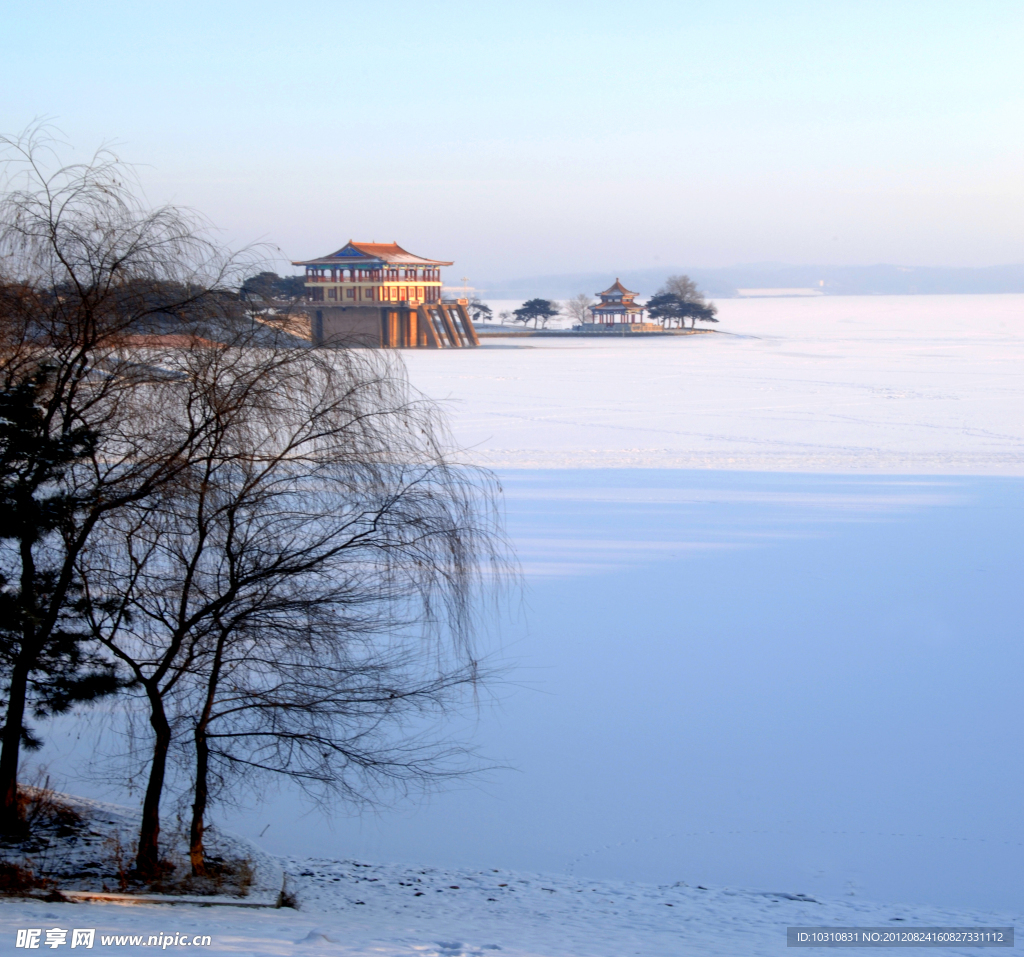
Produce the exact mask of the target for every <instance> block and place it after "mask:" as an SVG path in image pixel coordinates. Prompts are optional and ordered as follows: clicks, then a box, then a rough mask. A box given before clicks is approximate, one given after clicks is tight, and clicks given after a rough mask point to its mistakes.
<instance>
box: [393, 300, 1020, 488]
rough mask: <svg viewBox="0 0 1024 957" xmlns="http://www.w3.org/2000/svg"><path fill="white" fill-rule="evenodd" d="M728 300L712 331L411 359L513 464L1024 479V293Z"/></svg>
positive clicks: (462, 425) (495, 344)
mask: <svg viewBox="0 0 1024 957" xmlns="http://www.w3.org/2000/svg"><path fill="white" fill-rule="evenodd" d="M718 306H719V317H720V320H721V321H720V323H719V324H718V325H717V326H716V327H714V328H715V329H716V333H715V334H711V335H700V336H689V337H685V338H671V339H665V338H660V339H643V340H639V341H630V340H628V339H626V340H624V339H612V340H610V341H603V340H597V339H593V338H588V339H582V340H571V339H547V340H544V339H526V340H518V341H517V340H512V339H490V340H484V342H485V344H484V345H483V346H482V347H481V349H479V350H476V349H466V350H452V351H443V352H434V351H428V350H413V351H409V352H406V353H404V357H405V359H406V362H407V364H408V366H409V370H410V373H411V375H412V379H413V381H414V382H415V383H416V384H417V385H418V386H419V387H420V388H421V389H423V390H424V391H425V392H426V393H427V394H428V395H431V396H433V397H435V398H441V399H447V400H448V401H449V407H450V409H451V411H452V414H453V417H454V426H455V434H456V437H457V439H458V441H459V442H460V443H461V444H462V445H463V446H465V447H467V448H471V449H473V450H474V455H475V458H476V460H477V461H480V462H484V463H486V464H490V465H494V466H498V467H513V468H578V467H610V468H621V467H665V468H717V469H751V470H759V471H775V470H780V469H784V470H788V471H801V472H808V471H828V472H850V471H856V472H862V471H875V472H911V473H925V472H927V473H940V474H949V473H968V474H1012V475H1022V474H1024V296H1021V295H1003V296H917V297H911V296H860V297H839V296H836V297H821V298H810V299H775V300H773V299H750V300H741V299H726V300H722V301H721V302H719V303H718Z"/></svg>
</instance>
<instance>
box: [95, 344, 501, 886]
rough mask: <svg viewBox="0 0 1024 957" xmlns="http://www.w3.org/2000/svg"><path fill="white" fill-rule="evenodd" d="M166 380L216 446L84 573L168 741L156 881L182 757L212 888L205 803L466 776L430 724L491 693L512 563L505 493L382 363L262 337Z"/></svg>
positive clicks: (173, 410)
mask: <svg viewBox="0 0 1024 957" xmlns="http://www.w3.org/2000/svg"><path fill="white" fill-rule="evenodd" d="M168 368H169V371H173V372H175V373H179V374H180V378H178V379H175V380H174V381H175V382H176V388H175V389H172V390H171V391H170V392H169V393H168V394H166V395H162V397H161V403H162V404H161V407H160V408H161V415H162V416H164V417H166V418H168V419H170V420H179V421H178V424H177V425H176V429H179V430H181V431H183V432H186V433H191V432H193V431H194V429H195V424H194V422H193V420H195V421H198V422H204V423H205V422H207V421H214V422H215V423H216V427H215V428H212V429H210V430H208V431H207V432H206V433H205V437H204V440H203V442H202V443H199V444H197V445H195V446H193V447H192V448H191V449H190V459H189V463H188V467H187V469H185V470H183V471H182V473H181V474H180V475H179V476H178V480H177V481H176V482H175V483H173V484H167V485H166V486H165V487H164V488H163V489H162V490H161V493H160V494H159V495H158V496H154V497H152V498H150V499H148V500H146V501H144V502H141V501H140V502H139V503H137V504H136V505H133V506H131V507H127V508H123V509H120V510H118V511H117V512H116V513H111V515H110V516H109V517H108V520H107V521H106V522H105V524H104V528H103V537H102V542H103V546H102V547H97V548H94V549H93V550H92V551H90V553H89V554H88V555H87V556H85V557H84V560H83V562H81V563H80V566H79V571H80V576H81V578H82V580H83V582H84V583H85V588H86V592H87V596H88V598H89V602H88V605H89V608H90V609H91V610H92V613H93V618H92V630H93V634H94V636H95V638H96V640H97V641H99V642H101V643H102V644H103V645H104V646H106V647H107V648H109V650H110V652H111V653H112V654H113V655H114V656H115V657H116V658H117V659H118V660H120V661H121V662H122V663H123V664H124V665H125V667H126V668H127V669H128V670H129V672H130V673H131V674H132V676H133V677H134V679H135V681H136V684H137V687H138V688H139V689H140V694H141V695H142V696H144V698H145V703H146V707H147V708H148V712H149V724H150V726H151V728H152V730H153V737H152V741H151V745H152V747H151V750H150V753H149V759H148V765H149V767H148V772H147V775H148V778H147V788H146V795H145V799H144V803H143V819H142V827H141V831H140V837H139V849H138V857H137V870H138V872H139V874H140V875H145V876H152V875H154V874H157V873H159V870H160V867H161V865H160V845H159V836H160V819H159V811H160V802H161V798H162V797H163V796H164V791H165V788H166V786H167V781H168V762H169V761H170V760H171V759H172V758H173V756H174V755H175V754H186V755H187V757H188V763H189V771H188V778H189V779H190V780H191V793H192V814H191V832H190V853H191V860H192V867H193V872H194V873H195V874H197V875H202V874H204V873H205V871H206V862H205V851H204V845H203V833H204V830H205V818H206V814H207V808H208V804H209V801H210V796H211V784H214V785H216V784H218V783H226V782H228V781H231V780H234V779H236V778H238V777H239V776H242V777H251V776H252V775H254V774H261V773H267V774H274V775H283V776H287V777H290V778H292V779H295V780H296V781H298V782H299V783H300V784H302V785H304V786H306V787H307V788H308V789H309V790H311V791H318V792H319V793H320V794H321V795H329V794H335V795H340V796H342V797H344V798H346V799H348V800H370V799H372V798H373V796H374V795H375V794H378V793H380V789H381V788H384V787H388V786H389V785H397V786H399V787H402V786H407V785H415V784H425V783H428V782H429V781H431V780H436V779H437V778H438V777H444V776H446V775H448V774H451V773H455V772H456V771H457V770H458V767H457V765H458V762H457V756H458V749H457V748H453V747H452V746H450V745H448V744H446V743H445V742H444V740H443V739H433V738H429V737H428V738H421V737H418V736H417V731H416V729H417V728H418V727H419V725H418V724H417V721H419V720H422V718H424V717H425V716H430V715H440V714H443V713H444V712H445V710H446V709H448V708H449V707H451V706H452V705H453V704H454V703H455V702H456V701H457V699H458V697H459V694H460V691H461V690H462V689H464V688H466V687H467V686H471V685H473V684H474V683H475V682H476V681H477V680H478V678H479V674H480V670H479V665H478V662H477V658H476V653H475V651H474V649H473V642H472V637H473V633H474V608H476V607H478V606H476V605H475V602H476V601H477V599H478V597H479V595H480V591H481V588H482V586H484V585H485V584H486V583H487V582H489V581H493V580H495V576H496V574H498V573H500V572H501V569H502V568H503V567H504V565H505V562H504V558H503V546H502V543H501V536H500V533H499V526H498V521H497V515H496V513H495V511H494V501H495V495H494V493H495V488H494V486H493V480H492V479H491V478H490V477H489V475H487V474H486V473H481V472H476V471H474V470H472V469H468V468H466V467H456V466H453V465H451V464H449V463H448V461H447V460H446V456H445V442H444V438H443V435H444V429H443V424H442V423H441V422H440V421H439V419H438V417H437V411H436V409H435V407H434V406H433V405H432V404H431V403H429V402H426V401H425V400H423V399H418V398H416V397H415V396H414V395H413V394H412V393H411V391H410V389H409V386H408V383H407V380H406V378H405V376H404V372H403V370H402V367H401V366H400V365H399V364H398V362H397V361H396V360H395V359H394V358H393V357H391V356H389V355H388V354H386V353H381V352H374V351H369V350H323V351H321V350H312V349H294V348H283V347H279V346H276V345H274V344H273V343H270V342H267V341H265V340H259V341H255V340H253V339H251V338H250V337H249V334H246V335H245V336H238V337H236V338H235V339H233V340H232V341H230V342H228V343H226V344H222V345H221V346H210V345H205V344H202V343H193V344H191V345H190V346H189V347H188V348H185V349H182V350H181V352H180V354H179V355H178V356H177V357H176V361H175V362H174V363H172V364H171V365H169V367H168ZM139 394H140V395H141V394H142V392H141V391H140V393H139Z"/></svg>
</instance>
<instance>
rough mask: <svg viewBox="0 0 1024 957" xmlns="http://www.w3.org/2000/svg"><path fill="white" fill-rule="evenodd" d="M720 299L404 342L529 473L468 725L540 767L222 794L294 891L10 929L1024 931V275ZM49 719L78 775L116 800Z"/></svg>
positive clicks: (483, 937)
mask: <svg viewBox="0 0 1024 957" xmlns="http://www.w3.org/2000/svg"><path fill="white" fill-rule="evenodd" d="M719 307H720V318H721V323H720V325H719V326H718V327H717V330H718V331H716V333H714V334H708V335H700V336H692V337H680V338H674V339H648V340H641V341H632V340H622V339H615V340H609V341H603V340H595V339H587V340H583V341H574V340H569V339H538V338H533V339H526V340H512V339H492V340H485V344H484V345H483V346H482V347H481V348H480V349H479V350H468V349H467V350H461V351H455V350H453V351H444V352H432V351H426V350H423V351H414V352H407V353H404V359H405V361H406V363H407V365H408V367H409V370H410V374H411V377H412V379H413V382H414V384H415V385H417V386H418V387H419V388H421V389H422V390H424V391H425V392H426V393H427V394H429V395H431V396H432V397H435V398H439V399H442V400H445V401H446V402H447V403H448V408H449V411H450V413H451V415H452V421H453V429H454V433H455V436H456V439H457V441H458V442H459V443H460V444H462V445H463V446H465V447H466V448H468V449H469V452H468V457H469V458H470V459H471V460H474V461H477V462H481V463H483V464H487V465H490V466H492V467H494V468H496V469H497V470H498V471H499V474H500V476H501V478H502V481H503V484H504V487H505V491H506V509H507V513H508V522H509V528H510V533H511V535H512V537H513V539H514V541H515V543H516V545H517V549H518V551H519V554H520V558H521V560H522V562H523V568H524V572H525V576H526V594H525V596H524V602H523V607H522V608H521V609H518V610H517V613H516V615H515V616H514V619H513V620H512V621H510V622H506V623H505V625H504V627H503V631H502V636H501V641H502V647H503V654H505V655H507V656H508V657H509V659H510V660H511V661H513V662H514V669H513V671H512V673H511V675H510V679H511V681H512V682H513V683H515V684H516V686H517V690H516V691H515V693H514V694H511V695H509V696H507V697H505V698H503V699H502V700H500V701H499V702H498V703H497V705H495V706H493V707H491V706H489V705H487V704H486V703H485V705H484V707H483V709H482V711H481V714H480V715H479V717H478V718H476V719H475V720H474V721H472V722H471V724H472V730H473V732H474V735H475V737H476V740H477V741H479V743H480V746H481V750H482V751H483V753H484V754H486V755H488V756H489V757H491V758H493V759H494V760H495V762H496V763H498V764H507V765H508V766H510V767H512V768H514V769H515V770H514V771H509V772H502V771H495V772H492V773H491V774H490V775H488V777H487V778H486V779H485V781H484V782H482V783H481V784H479V785H478V786H470V787H466V788H462V789H459V790H455V791H451V792H448V793H444V794H440V795H437V796H435V797H433V798H432V799H431V800H430V801H429V802H427V803H425V804H424V805H423V806H420V807H416V808H408V807H406V808H400V809H397V810H395V811H385V812H381V814H380V815H378V816H377V817H367V818H362V819H351V818H345V817H342V816H339V817H337V818H335V819H334V820H332V821H331V822H330V824H329V825H325V824H324V823H323V822H322V821H321V819H320V818H318V817H316V816H315V815H305V814H304V813H303V810H302V809H301V808H299V807H298V806H296V804H295V799H294V797H293V796H291V795H288V794H281V795H273V794H272V795H270V796H269V797H268V800H267V803H266V804H265V805H264V806H263V807H262V808H260V809H258V810H257V811H254V812H249V813H245V814H240V815H236V816H233V817H228V816H225V817H224V823H225V825H226V826H230V827H231V828H233V829H234V830H236V831H238V832H240V833H241V834H243V835H245V836H247V837H249V838H252V839H256V838H258V837H259V835H260V833H261V832H264V831H265V834H264V836H263V838H262V839H260V841H259V843H260V844H261V845H262V846H264V847H265V848H267V849H268V850H269V851H271V852H272V853H275V854H277V855H280V857H281V858H282V859H283V866H284V868H285V870H286V871H287V872H288V874H289V875H290V878H289V879H290V881H292V882H293V886H294V890H295V893H296V895H297V896H298V898H299V899H300V901H301V902H302V909H301V910H299V911H298V912H292V911H262V910H261V911H246V912H236V911H232V910H230V909H228V908H225V909H223V910H215V909H211V908H206V909H202V910H198V909H197V910H194V911H193V910H192V909H191V908H186V909H180V908H174V909H173V913H169V912H170V911H171V909H170V908H164V909H162V910H158V909H156V908H154V907H149V906H137V907H132V908H120V907H113V906H109V905H93V904H89V905H85V904H78V905H74V906H73V907H72V906H71V905H55V904H44V903H6V904H5V905H4V908H3V910H2V911H0V917H2V918H3V920H4V930H3V934H4V935H7V934H8V933H9V934H10V936H9V937H8V936H4V938H3V939H4V940H13V930H11V928H16V927H19V926H25V924H23V923H22V922H24V921H29V920H33V921H38V923H33V924H29V925H28V926H52V924H47V922H48V921H50V920H52V921H54V922H55V923H59V922H60V921H62V920H64V919H65V918H64V914H65V913H67V912H72V913H74V915H75V918H74V919H75V921H76V922H78V921H81V920H83V919H84V918H83V917H81V916H80V915H85V914H88V915H90V919H94V920H95V922H96V926H97V927H100V926H108V927H111V928H117V929H118V932H119V933H149V932H152V930H153V928H156V930H157V931H159V930H160V929H165V928H168V927H170V926H172V923H173V926H175V927H177V926H178V925H179V924H183V925H187V926H191V925H192V924H194V925H196V926H197V927H198V928H199V929H200V931H202V932H207V933H211V934H212V935H213V936H214V947H213V948H211V949H210V950H209V951H208V952H210V953H217V954H219V953H224V954H229V953H230V954H237V953H242V954H250V953H251V954H296V953H314V954H315V953H337V954H353V955H355V954H383V955H396V957H397V955H412V954H420V955H442V954H446V955H452V957H455V955H462V954H466V955H469V954H472V955H480V954H490V953H508V954H514V955H520V954H522V955H526V954H538V955H539V954H544V955H559V957H560V955H589V954H594V955H598V954H602V955H604V954H616V955H618V954H627V953H628V954H645V955H659V957H661V955H665V957H668V955H677V954H729V955H745V954H780V953H782V952H783V949H784V948H785V927H786V926H787V925H790V924H837V925H849V924H859V925H882V924H888V923H890V922H896V923H899V922H906V923H908V924H918V925H924V924H941V925H977V924H984V925H995V924H1003V925H1005V924H1013V923H1016V922H1017V917H1018V916H1019V914H1020V900H1021V892H1022V890H1024V881H1022V874H1021V852H1022V846H1024V828H1022V826H1021V824H1020V814H1019V807H1018V804H1019V795H1020V794H1021V793H1022V790H1024V772H1022V770H1021V761H1020V748H1019V730H1018V729H1019V727H1020V721H1021V714H1020V704H1019V692H1018V688H1017V685H1018V684H1019V674H1020V671H1021V666H1022V665H1024V661H1022V658H1024V649H1022V647H1021V642H1020V621H1021V620H1022V618H1024V614H1022V613H1024V599H1022V596H1021V589H1020V586H1019V583H1020V581H1021V578H1022V572H1024V567H1022V560H1021V550H1020V542H1021V541H1022V540H1024V510H1022V508H1021V502H1022V492H1024V479H1022V477H1024V296H963V297H954V296H950V297H917V298H915V297H863V298H838V297H835V298H831V297H823V298H818V299H805V300H782V301H779V300H750V301H741V300H727V301H723V302H720V303H719ZM55 730H56V733H55V734H54V735H53V739H52V742H51V746H50V747H49V749H48V751H47V754H46V755H45V757H46V759H47V760H49V761H50V765H51V768H52V769H53V770H54V772H55V773H57V774H59V775H62V778H61V785H62V786H63V787H64V788H65V789H68V790H75V791H78V792H79V793H96V794H97V796H107V797H110V795H109V794H108V792H105V791H103V790H102V787H101V786H100V784H99V783H98V782H96V781H95V780H89V779H88V778H87V776H85V777H79V778H77V779H76V778H75V777H74V775H73V772H72V760H71V757H72V754H73V749H74V748H75V747H81V746H82V745H81V743H77V744H76V741H75V735H76V734H78V733H79V732H78V730H72V729H70V728H67V727H64V726H63V725H58V726H57V727H56V729H55ZM111 799H113V798H112V797H111ZM267 825H270V826H269V828H267ZM355 856H358V857H360V858H362V860H359V861H354V860H352V858H353V857H355ZM386 861H406V862H413V863H407V864H388V863H372V862H386ZM495 868H496V869H497V870H495ZM501 884H507V885H508V886H507V887H500V885H501ZM417 895H420V896H417ZM492 898H493V899H492ZM808 898H813V901H812V900H809V899H808ZM669 905H671V906H669ZM186 914H187V916H185V915H186ZM93 915H95V916H93ZM70 919H71V918H67V920H70ZM62 926H63V925H62ZM75 926H82V925H81V924H80V923H76V924H75ZM85 926H91V925H88V924H87V925H85ZM496 948H500V950H497V949H496ZM111 952H114V951H111ZM942 952H943V951H939V953H942Z"/></svg>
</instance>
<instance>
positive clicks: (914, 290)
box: [477, 263, 1024, 299]
mask: <svg viewBox="0 0 1024 957" xmlns="http://www.w3.org/2000/svg"><path fill="white" fill-rule="evenodd" d="M678 273H685V274H686V275H688V276H690V278H692V279H694V280H695V281H696V282H697V284H698V285H699V286H700V287H701V289H702V290H703V291H704V292H705V293H706V294H707V295H709V296H711V297H718V298H730V297H734V296H738V295H740V293H739V290H740V289H759V290H769V289H807V290H810V289H816V290H820V291H821V292H822V293H823V294H825V295H832V296H881V295H904V296H913V295H926V294H928V295H936V294H943V293H945V294H950V293H994V292H1024V264H1020V265H1011V266H986V267H983V268H980V269H969V268H950V267H945V266H890V265H877V266H790V265H787V264H785V263H752V264H749V265H742V266H725V267H719V268H715V269H699V268H692V269H690V268H686V267H684V266H680V267H678V268H658V269H624V270H621V271H620V272H618V274H617V275H618V278H619V279H621V280H622V282H623V283H624V284H625V285H626V286H628V287H629V288H630V289H634V290H636V291H637V292H639V293H640V294H641V296H643V297H647V296H650V295H653V293H654V292H655V290H656V289H657V288H658V287H659V286H660V285H661V284H662V282H664V281H665V277H666V276H670V275H674V274H678ZM615 278H616V277H615V276H614V275H612V273H611V272H600V273H597V272H595V273H568V274H564V275H554V276H529V277H526V278H523V279H507V280H501V281H498V280H495V281H494V282H481V283H479V285H478V287H477V288H478V290H479V295H480V296H481V297H482V298H484V299H528V298H532V297H534V296H539V297H544V298H550V299H567V298H569V297H571V296H575V295H576V294H577V293H581V292H585V293H591V294H592V293H596V292H597V291H598V290H601V289H605V288H607V287H608V286H609V285H610V284H611V283H612V282H614V280H615Z"/></svg>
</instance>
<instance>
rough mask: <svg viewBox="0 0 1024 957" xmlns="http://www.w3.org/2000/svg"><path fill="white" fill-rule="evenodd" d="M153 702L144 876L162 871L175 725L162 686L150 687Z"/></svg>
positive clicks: (141, 855) (142, 839) (140, 862)
mask: <svg viewBox="0 0 1024 957" xmlns="http://www.w3.org/2000/svg"><path fill="white" fill-rule="evenodd" d="M146 690H147V692H148V694H149V703H150V715H149V723H150V725H152V727H153V734H154V738H155V740H154V741H153V760H152V763H151V764H150V766H149V782H148V783H147V785H146V797H145V799H144V800H143V802H142V826H141V827H140V828H139V851H138V854H137V855H136V857H135V869H136V870H137V871H138V872H139V875H140V876H141V877H143V878H146V879H149V878H155V877H158V876H159V874H160V797H161V795H162V794H163V790H164V778H165V777H166V774H167V753H168V751H169V750H170V747H171V726H170V724H169V723H168V721H167V715H166V713H165V712H164V706H163V701H161V700H160V693H159V690H158V689H155V688H152V687H151V688H147V689H146Z"/></svg>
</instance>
